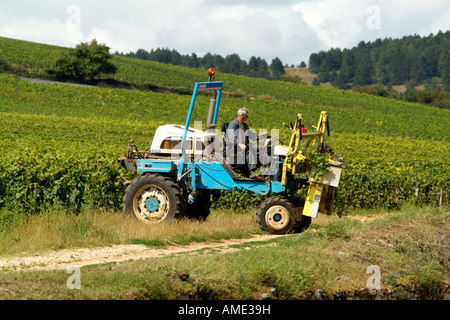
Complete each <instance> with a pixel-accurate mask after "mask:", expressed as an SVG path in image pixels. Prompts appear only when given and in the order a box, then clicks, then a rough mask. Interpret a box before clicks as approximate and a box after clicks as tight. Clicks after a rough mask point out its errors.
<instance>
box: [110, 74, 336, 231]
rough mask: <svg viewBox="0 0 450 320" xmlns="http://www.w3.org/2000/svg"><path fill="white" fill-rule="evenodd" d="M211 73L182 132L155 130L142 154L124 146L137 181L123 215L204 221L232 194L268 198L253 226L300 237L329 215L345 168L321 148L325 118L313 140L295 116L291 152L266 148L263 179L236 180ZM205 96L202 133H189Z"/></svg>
mask: <svg viewBox="0 0 450 320" xmlns="http://www.w3.org/2000/svg"><path fill="white" fill-rule="evenodd" d="M208 73H209V75H210V77H209V81H208V82H197V83H195V86H194V91H193V94H192V99H191V103H190V106H189V111H188V114H187V118H186V123H185V125H184V126H182V125H172V124H168V125H164V126H161V127H159V128H157V130H156V132H155V135H154V138H153V140H152V142H151V144H150V146H149V147H148V148H147V149H145V150H144V151H139V150H138V149H137V148H136V146H135V144H134V142H133V141H129V143H128V148H127V151H126V152H125V156H124V157H121V158H119V159H118V162H119V163H120V165H122V167H124V168H126V169H127V170H130V171H133V172H136V173H138V174H139V176H137V178H135V179H133V180H132V181H126V184H128V186H127V189H126V191H125V195H124V211H126V212H128V213H130V214H132V215H134V216H135V217H136V218H138V219H139V220H141V221H143V222H145V223H160V222H164V221H170V220H172V219H175V218H183V217H188V218H196V219H200V220H204V219H206V218H207V216H208V215H209V213H210V207H211V201H212V200H211V199H212V198H214V197H213V195H216V194H217V193H220V191H221V190H234V191H238V192H239V191H248V192H250V194H255V195H264V196H266V197H264V198H265V200H263V201H262V202H261V204H260V205H259V207H258V209H257V213H256V221H257V223H258V225H259V227H260V228H261V229H262V230H265V231H267V232H269V233H271V234H286V233H289V232H301V231H303V230H305V229H306V228H308V226H309V224H310V223H311V218H315V217H317V214H318V213H319V212H321V213H325V214H331V212H332V208H333V201H334V191H335V188H336V187H337V186H338V184H339V179H340V174H341V170H342V166H343V164H344V162H343V159H342V158H340V157H337V156H336V155H335V154H334V153H333V152H332V150H331V147H330V145H329V144H327V143H326V136H328V141H329V137H330V131H329V123H328V115H327V112H322V113H321V115H320V118H319V123H318V125H317V126H316V127H314V128H315V130H316V131H315V132H313V133H305V132H304V131H303V130H302V127H303V117H302V115H300V114H298V115H297V119H296V121H295V123H294V124H291V126H290V127H289V129H290V141H289V145H283V144H281V143H278V144H277V145H275V143H272V144H271V145H270V146H269V148H268V150H270V151H269V158H270V163H268V164H267V163H266V164H265V165H264V166H263V167H262V168H261V176H262V177H263V178H262V179H261V176H260V177H258V178H257V179H250V178H246V177H243V176H242V175H240V174H239V165H238V164H236V163H233V161H230V159H233V155H229V154H225V150H226V148H225V146H224V145H225V144H226V142H227V138H226V137H227V134H226V123H222V125H221V126H220V127H218V125H217V119H218V117H219V106H220V100H221V96H222V90H223V82H222V81H215V80H214V74H215V71H214V69H212V68H211V69H210V70H208ZM204 91H209V92H211V93H212V97H211V100H210V105H209V111H208V114H207V118H206V126H205V129H203V127H202V124H201V123H200V125H197V124H198V122H197V121H196V122H195V123H196V125H194V127H190V125H191V117H192V114H193V110H194V107H195V105H196V97H197V95H198V93H199V92H204ZM219 128H220V129H221V130H219ZM268 142H270V137H269V138H268V139H267V141H265V143H266V144H267V143H268ZM315 155H320V159H322V164H323V162H324V159H325V165H326V169H325V170H323V165H321V166H320V167H321V168H322V170H319V169H318V168H319V166H318V165H317V161H316V162H315V161H314V159H318V158H317V157H315ZM319 171H321V172H320V176H319V175H318V173H319ZM302 190H303V197H299V194H302Z"/></svg>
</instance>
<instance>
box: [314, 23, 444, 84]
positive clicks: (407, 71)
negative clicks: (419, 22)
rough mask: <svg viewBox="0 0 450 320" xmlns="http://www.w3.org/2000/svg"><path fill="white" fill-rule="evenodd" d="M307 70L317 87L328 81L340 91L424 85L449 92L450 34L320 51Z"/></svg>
mask: <svg viewBox="0 0 450 320" xmlns="http://www.w3.org/2000/svg"><path fill="white" fill-rule="evenodd" d="M309 68H310V71H311V72H312V73H314V74H317V80H316V84H318V83H324V82H330V83H331V84H332V85H333V86H335V87H337V88H340V89H349V88H351V87H353V86H366V85H373V84H381V85H384V86H387V87H389V86H393V85H403V84H406V85H407V86H417V85H420V84H425V85H429V86H434V87H435V88H440V89H444V90H446V91H449V92H450V31H446V32H445V33H444V32H442V31H439V32H438V33H437V34H436V35H433V34H430V35H429V36H424V37H421V36H419V35H413V36H405V37H403V38H401V39H392V38H385V39H383V40H382V39H377V40H375V41H374V42H364V41H361V42H359V44H358V45H357V46H356V47H353V48H351V49H343V50H341V49H339V48H332V49H330V50H328V51H320V52H318V53H313V54H311V55H310V57H309Z"/></svg>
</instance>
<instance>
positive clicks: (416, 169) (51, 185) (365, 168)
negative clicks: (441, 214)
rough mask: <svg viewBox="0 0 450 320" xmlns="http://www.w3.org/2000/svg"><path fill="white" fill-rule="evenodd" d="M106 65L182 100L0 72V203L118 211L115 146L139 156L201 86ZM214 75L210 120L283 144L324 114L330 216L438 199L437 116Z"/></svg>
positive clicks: (23, 51) (423, 109) (11, 54)
mask: <svg viewBox="0 0 450 320" xmlns="http://www.w3.org/2000/svg"><path fill="white" fill-rule="evenodd" d="M67 50H70V49H67V48H59V47H53V46H46V45H42V44H35V43H29V42H23V41H17V40H12V39H6V38H0V59H1V60H3V61H6V62H7V63H8V64H9V65H11V66H14V67H15V68H18V69H20V70H22V72H23V73H24V74H25V75H29V76H33V75H39V74H41V75H44V74H45V69H47V68H51V67H52V64H53V63H54V61H55V59H56V58H57V57H58V55H60V54H61V53H62V52H64V51H67ZM113 62H114V63H115V64H116V65H117V67H118V72H117V74H116V75H115V76H114V78H115V80H116V81H122V82H125V81H126V82H128V83H131V84H133V85H134V86H135V87H136V88H146V87H147V88H153V89H155V88H157V89H158V90H166V91H168V92H172V93H173V92H180V93H186V94H181V95H179V94H164V93H159V92H153V91H139V90H120V89H111V88H92V87H73V86H67V85H55V84H51V85H50V84H36V83H29V82H25V81H22V80H20V79H18V78H16V77H14V76H8V75H0V83H1V86H0V114H1V119H2V120H1V124H2V126H1V131H0V137H1V138H2V139H1V141H2V142H1V143H0V150H1V151H2V153H1V154H2V161H1V162H0V177H1V178H2V183H1V184H0V198H1V200H0V207H7V208H8V207H13V208H15V207H17V208H19V207H25V208H27V210H29V209H31V210H41V208H43V207H44V208H45V207H46V206H51V205H54V204H58V205H64V206H67V207H69V208H72V209H74V210H80V209H81V208H83V207H84V206H87V205H96V206H100V207H101V206H108V207H111V206H112V207H120V206H121V198H122V195H123V185H122V183H121V180H120V178H119V177H118V176H119V174H120V173H122V174H124V173H123V172H120V170H119V168H118V166H117V164H116V162H115V160H116V159H117V157H119V156H121V155H122V154H123V151H124V149H125V148H126V143H127V141H128V140H130V139H134V140H135V141H136V143H137V145H138V147H139V148H140V149H144V148H145V147H146V146H147V144H148V140H149V139H150V138H151V136H152V135H153V133H154V131H155V130H156V128H157V127H158V126H160V125H162V124H167V123H177V124H183V123H184V121H185V117H186V113H187V109H188V106H189V102H190V96H189V95H187V94H190V92H191V91H192V88H193V85H194V83H195V82H196V81H205V80H206V78H207V77H206V73H205V71H204V70H200V69H192V68H185V67H176V66H170V65H165V64H161V63H156V62H150V61H142V60H136V59H130V58H125V57H114V59H113ZM216 79H217V80H223V81H224V83H225V85H224V87H225V92H226V93H227V94H226V96H225V97H224V99H223V100H222V103H221V110H220V114H219V121H220V122H225V121H229V120H231V119H233V118H234V117H235V112H236V110H237V109H238V108H239V107H242V106H246V107H248V108H249V109H250V110H251V113H252V115H253V116H252V118H251V119H250V122H249V124H250V126H251V127H253V128H256V129H259V128H264V129H268V130H271V129H280V137H284V136H286V135H287V134H288V133H289V132H288V130H287V129H286V128H284V127H283V126H282V123H283V122H287V123H289V122H291V121H293V120H294V119H295V116H296V115H297V113H302V114H304V116H305V120H306V122H307V123H312V124H315V122H316V121H317V118H318V115H319V113H320V111H322V110H327V111H328V112H329V115H330V121H331V130H332V146H333V148H334V149H335V151H336V152H337V153H338V154H341V155H343V156H345V158H346V160H347V161H348V163H349V166H348V167H347V169H346V170H345V173H344V174H343V177H342V180H341V186H340V188H339V190H338V197H337V201H336V206H337V207H338V208H342V209H343V208H347V207H359V206H361V207H374V206H386V207H387V208H392V207H396V206H399V205H401V203H403V202H405V201H407V202H412V203H417V204H425V203H431V204H439V203H440V202H441V203H442V202H444V203H445V202H446V201H448V200H447V199H448V194H449V190H450V182H449V181H450V176H449V172H450V170H449V164H448V161H447V156H448V154H449V151H450V144H449V140H450V139H449V138H450V136H449V133H448V130H447V128H448V127H449V125H450V116H449V112H450V111H449V110H445V109H438V108H434V107H430V106H424V105H419V104H412V103H406V102H401V101H397V100H392V99H387V98H382V97H375V96H370V95H366V94H359V93H354V92H348V91H343V90H335V89H328V88H322V87H314V86H308V85H303V84H294V83H285V82H278V81H267V80H263V79H254V78H246V77H242V76H235V75H227V74H218V75H216ZM208 103H209V98H208V97H207V96H201V97H199V99H198V104H197V105H198V107H197V109H196V112H195V114H194V117H193V120H203V121H204V119H205V118H206V112H207V106H208ZM309 130H312V128H311V127H309ZM29 168H33V169H32V170H30V169H29ZM243 205H245V203H244V204H243Z"/></svg>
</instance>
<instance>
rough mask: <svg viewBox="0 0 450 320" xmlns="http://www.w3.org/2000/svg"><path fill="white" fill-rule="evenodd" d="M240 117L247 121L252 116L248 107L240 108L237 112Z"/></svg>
mask: <svg viewBox="0 0 450 320" xmlns="http://www.w3.org/2000/svg"><path fill="white" fill-rule="evenodd" d="M237 115H238V119H242V120H243V121H246V120H247V119H248V117H250V112H249V111H248V109H247V108H240V109H239V110H238V112H237Z"/></svg>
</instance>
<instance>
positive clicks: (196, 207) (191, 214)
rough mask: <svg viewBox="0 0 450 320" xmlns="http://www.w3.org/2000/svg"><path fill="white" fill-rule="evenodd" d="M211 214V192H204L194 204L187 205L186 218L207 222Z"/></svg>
mask: <svg viewBox="0 0 450 320" xmlns="http://www.w3.org/2000/svg"><path fill="white" fill-rule="evenodd" d="M210 213H211V192H210V191H204V192H203V193H202V194H201V195H200V196H198V198H197V199H196V200H195V201H194V203H186V213H185V217H186V218H188V219H196V220H199V221H205V220H206V218H207V217H208V216H209V214H210Z"/></svg>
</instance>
